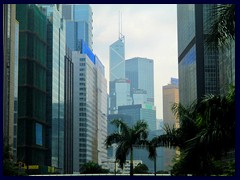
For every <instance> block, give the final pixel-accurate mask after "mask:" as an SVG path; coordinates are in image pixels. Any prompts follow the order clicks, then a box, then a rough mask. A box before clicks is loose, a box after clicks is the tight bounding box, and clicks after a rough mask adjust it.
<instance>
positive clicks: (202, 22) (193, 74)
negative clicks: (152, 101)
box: [177, 4, 219, 106]
mask: <svg viewBox="0 0 240 180" xmlns="http://www.w3.org/2000/svg"><path fill="white" fill-rule="evenodd" d="M215 6H216V5H211V4H196V5H194V4H179V5H177V19H178V65H179V66H178V69H179V92H180V94H179V96H180V103H182V104H183V105H185V106H188V105H190V104H191V103H192V102H193V101H194V100H195V99H197V98H200V97H202V96H203V95H204V94H208V93H212V94H218V93H219V64H218V63H219V61H218V59H219V54H218V51H217V48H216V47H214V45H213V44H209V43H207V42H206V41H205V38H206V37H207V35H209V29H210V24H211V22H213V19H212V18H211V17H212V14H211V13H212V11H211V9H212V8H214V7H215Z"/></svg>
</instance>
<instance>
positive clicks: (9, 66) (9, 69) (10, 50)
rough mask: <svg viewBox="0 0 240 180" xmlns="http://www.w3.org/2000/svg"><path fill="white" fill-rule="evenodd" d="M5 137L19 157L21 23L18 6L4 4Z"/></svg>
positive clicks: (14, 153) (14, 155)
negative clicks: (18, 16) (17, 15)
mask: <svg viewBox="0 0 240 180" xmlns="http://www.w3.org/2000/svg"><path fill="white" fill-rule="evenodd" d="M3 52H4V60H3V137H4V138H5V141H6V143H8V144H10V145H12V147H13V158H14V161H16V160H17V159H16V157H17V117H18V106H17V105H18V67H19V63H18V54H19V23H18V21H17V20H16V5H15V4H3Z"/></svg>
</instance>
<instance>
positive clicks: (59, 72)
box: [39, 4, 66, 173]
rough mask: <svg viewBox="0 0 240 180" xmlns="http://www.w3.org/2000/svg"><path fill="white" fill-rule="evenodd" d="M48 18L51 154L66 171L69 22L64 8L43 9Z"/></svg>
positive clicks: (48, 90) (53, 161)
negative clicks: (65, 137)
mask: <svg viewBox="0 0 240 180" xmlns="http://www.w3.org/2000/svg"><path fill="white" fill-rule="evenodd" d="M39 6H40V7H41V8H42V9H43V11H45V13H46V15H47V17H48V27H47V40H48V44H49V46H48V49H47V69H48V73H47V81H48V85H47V118H48V120H49V121H50V122H49V123H50V125H51V128H50V129H49V131H48V133H47V136H49V137H50V138H51V141H50V144H49V146H50V147H51V153H50V154H49V156H50V158H49V159H48V160H49V161H51V164H52V166H54V167H56V168H57V169H58V171H59V172H60V173H63V171H64V76H65V71H64V68H65V55H66V47H65V46H66V41H65V39H66V34H65V33H66V32H65V28H66V27H65V21H64V19H63V18H62V6H61V5H60V4H58V5H56V4H48V5H47V4H46V5H39Z"/></svg>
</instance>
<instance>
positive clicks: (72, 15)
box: [63, 4, 93, 51]
mask: <svg viewBox="0 0 240 180" xmlns="http://www.w3.org/2000/svg"><path fill="white" fill-rule="evenodd" d="M92 14H93V13H92V8H91V6H90V5H88V4H74V5H63V17H64V19H65V20H66V41H67V46H68V47H69V48H70V49H71V50H72V51H77V50H80V40H81V39H82V40H84V41H85V43H86V44H87V45H88V47H89V48H90V49H91V50H93V49H92V45H93V40H92V38H93V34H92V22H93V20H92Z"/></svg>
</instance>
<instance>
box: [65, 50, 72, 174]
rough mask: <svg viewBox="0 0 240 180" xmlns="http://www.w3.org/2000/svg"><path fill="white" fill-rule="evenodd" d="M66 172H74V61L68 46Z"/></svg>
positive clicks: (66, 74) (66, 68) (66, 70)
mask: <svg viewBox="0 0 240 180" xmlns="http://www.w3.org/2000/svg"><path fill="white" fill-rule="evenodd" d="M64 84H65V86H64V88H65V89H64V103H65V104H64V120H65V122H64V142H65V144H64V173H66V174H72V173H73V163H72V162H73V62H72V51H71V50H70V49H68V48H66V56H65V77H64Z"/></svg>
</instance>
